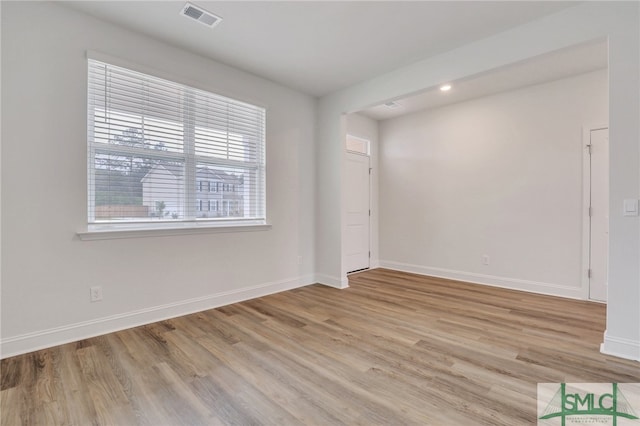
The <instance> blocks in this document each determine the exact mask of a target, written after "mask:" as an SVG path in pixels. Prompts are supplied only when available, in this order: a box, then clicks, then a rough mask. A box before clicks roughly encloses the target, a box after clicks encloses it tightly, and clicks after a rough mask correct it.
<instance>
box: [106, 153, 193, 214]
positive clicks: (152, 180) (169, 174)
mask: <svg viewBox="0 0 640 426" xmlns="http://www.w3.org/2000/svg"><path fill="white" fill-rule="evenodd" d="M183 182H184V166H183V164H181V163H178V162H171V161H163V160H157V159H152V158H145V157H140V156H132V155H129V156H126V155H117V154H103V153H97V154H96V155H95V160H94V181H93V191H94V197H95V220H96V221H149V220H161V219H162V220H176V219H182V218H183V217H184V207H183V192H184V189H183V186H184V185H183Z"/></svg>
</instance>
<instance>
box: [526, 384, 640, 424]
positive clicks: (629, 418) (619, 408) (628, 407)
mask: <svg viewBox="0 0 640 426" xmlns="http://www.w3.org/2000/svg"><path fill="white" fill-rule="evenodd" d="M638 412H640V384H638V383H622V384H619V383H540V384H538V416H537V417H538V425H547V426H552V425H560V426H565V425H567V424H571V425H576V424H592V425H593V424H597V425H613V426H624V425H637V426H640V418H639V417H638V414H637V413H638Z"/></svg>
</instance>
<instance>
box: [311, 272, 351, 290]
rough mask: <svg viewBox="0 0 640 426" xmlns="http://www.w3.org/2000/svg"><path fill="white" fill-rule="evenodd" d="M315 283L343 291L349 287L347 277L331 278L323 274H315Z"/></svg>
mask: <svg viewBox="0 0 640 426" xmlns="http://www.w3.org/2000/svg"><path fill="white" fill-rule="evenodd" d="M316 282H317V283H318V284H322V285H326V286H328V287H333V288H338V289H345V288H348V287H349V279H348V278H347V277H342V278H339V277H332V276H330V275H325V274H316Z"/></svg>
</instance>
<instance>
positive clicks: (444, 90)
mask: <svg viewBox="0 0 640 426" xmlns="http://www.w3.org/2000/svg"><path fill="white" fill-rule="evenodd" d="M440 90H442V91H443V92H447V91H449V90H451V85H450V84H443V85H442V86H440Z"/></svg>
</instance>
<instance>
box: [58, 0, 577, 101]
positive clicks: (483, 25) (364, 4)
mask: <svg viewBox="0 0 640 426" xmlns="http://www.w3.org/2000/svg"><path fill="white" fill-rule="evenodd" d="M61 3H62V4H64V5H66V6H67V7H70V8H73V9H76V10H80V11H82V12H85V13H88V14H90V15H93V16H95V17H98V18H100V19H102V20H105V21H109V22H112V23H115V24H117V25H120V26H122V27H125V28H128V29H131V30H134V31H137V32H140V33H143V34H146V35H149V36H151V37H154V38H156V39H159V40H162V41H164V42H166V43H169V44H172V45H175V46H177V47H180V48H183V49H187V50H190V51H192V52H195V53H197V54H200V55H203V56H206V57H209V58H211V59H214V60H216V61H219V62H223V63H226V64H228V65H231V66H234V67H236V68H240V69H243V70H245V71H248V72H251V73H253V74H256V75H259V76H261V77H265V78H267V79H270V80H273V81H275V82H278V83H281V84H283V85H285V86H288V87H291V88H294V89H297V90H300V91H302V92H305V93H308V94H311V95H315V96H322V95H325V94H328V93H331V92H333V91H336V90H339V89H342V88H344V87H348V86H350V85H352V84H355V83H358V82H361V81H364V80H367V79H369V78H372V77H375V76H377V75H380V74H383V73H385V72H389V71H392V70H394V69H396V68H399V67H402V66H405V65H409V64H412V63H414V62H417V61H419V60H422V59H425V58H427V57H430V56H433V55H436V54H438V53H442V52H445V51H448V50H451V49H453V48H456V47H459V46H462V45H464V44H467V43H470V42H472V41H475V40H478V39H481V38H484V37H488V36H490V35H492V34H495V33H498V32H501V31H505V30H507V29H509V28H513V27H516V26H518V25H521V24H523V23H526V22H529V21H532V20H535V19H537V18H540V17H542V16H545V15H548V14H551V13H554V12H557V11H559V10H561V9H564V8H567V7H571V6H575V5H576V4H577V3H575V2H570V1H566V2H556V1H536V2H529V1H514V2H503V1H424V2H421V1H409V2H404V1H377V2H369V1H350V2H347V1H326V2H325V1H287V2H275V1H258V2H248V1H247V2H245V1H200V0H194V1H193V3H194V4H195V5H197V6H199V7H201V8H203V9H205V10H207V11H209V12H211V13H213V14H216V15H218V16H220V17H222V18H223V21H222V22H221V23H220V24H219V25H217V26H216V27H214V28H208V27H206V26H204V25H201V24H199V23H197V22H195V21H192V20H190V19H187V18H185V17H183V16H181V15H180V14H179V12H180V11H181V9H182V7H183V6H184V4H185V2H184V1H179V2H176V1H65V2H61Z"/></svg>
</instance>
